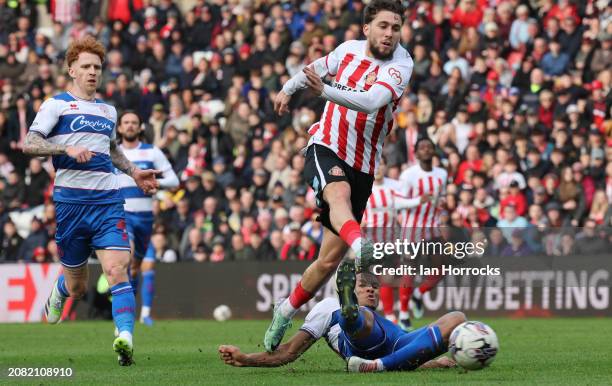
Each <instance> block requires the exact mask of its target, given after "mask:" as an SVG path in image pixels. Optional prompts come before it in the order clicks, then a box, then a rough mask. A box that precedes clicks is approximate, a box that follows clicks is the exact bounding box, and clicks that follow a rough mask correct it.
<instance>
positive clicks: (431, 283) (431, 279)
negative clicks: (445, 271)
mask: <svg viewBox="0 0 612 386" xmlns="http://www.w3.org/2000/svg"><path fill="white" fill-rule="evenodd" d="M443 278H444V275H429V276H427V277H426V278H425V280H424V281H423V283H422V284H421V285H420V286H419V291H420V292H421V295H423V294H424V293H426V292H429V291H431V289H432V288H434V287H435V286H436V285H437V284H438V283H439V282H440V280H442V279H443Z"/></svg>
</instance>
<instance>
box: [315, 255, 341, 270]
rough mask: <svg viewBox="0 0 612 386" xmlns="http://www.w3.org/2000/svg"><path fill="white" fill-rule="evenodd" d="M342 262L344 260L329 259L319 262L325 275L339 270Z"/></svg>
mask: <svg viewBox="0 0 612 386" xmlns="http://www.w3.org/2000/svg"><path fill="white" fill-rule="evenodd" d="M340 261H342V258H340V259H332V258H329V257H328V258H326V259H321V260H318V264H319V268H320V269H321V271H323V272H325V273H331V272H334V271H335V270H336V269H337V268H338V264H340Z"/></svg>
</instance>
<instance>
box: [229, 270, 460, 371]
mask: <svg viewBox="0 0 612 386" xmlns="http://www.w3.org/2000/svg"><path fill="white" fill-rule="evenodd" d="M347 263H348V264H350V265H352V264H353V263H352V262H345V263H343V264H342V265H341V266H340V269H339V270H338V274H337V275H338V279H337V283H338V285H337V286H338V288H342V289H343V291H344V292H348V293H349V294H350V295H351V296H350V298H351V299H352V300H351V302H353V304H350V305H349V306H353V305H354V306H355V308H354V309H355V310H356V312H355V315H352V317H350V316H347V315H346V314H347V313H346V312H345V309H346V307H345V306H346V305H347V304H346V303H347V302H346V301H344V302H343V301H339V298H340V299H342V297H341V296H340V297H333V298H327V299H323V300H322V301H321V302H319V303H317V304H316V305H315V306H314V307H313V309H312V310H311V311H310V312H309V313H308V315H307V316H306V320H305V321H304V324H303V325H302V327H300V329H299V331H298V332H297V333H296V334H295V335H294V336H293V337H292V338H291V339H289V341H287V342H286V343H284V344H281V345H280V346H279V347H278V349H277V350H275V351H274V352H271V353H268V352H262V353H251V354H246V353H243V352H241V351H240V349H239V348H238V347H236V346H229V345H222V346H220V347H219V355H220V357H221V360H223V361H224V362H225V363H226V364H228V365H232V366H237V367H243V366H252V367H277V366H283V365H286V364H287V363H290V362H293V361H294V360H296V359H297V358H299V357H300V355H302V354H303V353H304V352H306V350H308V349H309V348H310V346H312V345H313V344H314V343H315V342H316V341H317V340H319V339H320V338H324V339H325V341H326V342H327V345H328V346H329V348H331V349H332V350H333V351H334V352H335V353H336V354H338V355H339V356H340V357H341V358H343V359H344V360H346V361H347V369H348V370H349V371H351V372H374V371H391V370H414V369H416V368H418V367H422V368H435V367H438V368H440V367H453V366H454V365H455V363H454V362H453V361H452V360H450V359H449V358H446V357H441V358H439V359H437V360H434V359H435V358H436V357H438V356H439V355H441V354H443V353H444V352H446V351H447V349H448V340H449V337H450V334H451V332H452V331H453V330H454V329H455V327H457V326H458V325H459V324H461V323H463V322H465V320H466V319H465V315H464V314H463V313H461V312H450V313H448V314H446V315H444V316H442V317H441V318H440V319H438V320H437V321H436V322H434V323H432V324H430V325H428V326H424V327H421V328H419V329H417V330H415V331H413V332H406V331H404V330H402V329H401V328H400V327H398V326H397V325H396V324H394V323H393V322H391V321H389V320H387V319H386V318H385V317H383V316H381V315H379V314H377V313H376V311H375V310H376V307H377V306H378V299H379V297H378V295H379V293H378V288H379V286H378V278H377V277H376V276H374V275H373V274H371V273H369V272H363V273H360V274H358V275H357V276H356V278H355V272H354V270H353V271H352V272H348V274H349V275H348V276H346V275H345V276H344V277H342V275H341V272H342V270H343V269H344V268H345V267H346V265H347ZM351 275H352V276H351ZM347 277H352V279H351V280H348V281H347V280H346V279H347ZM343 280H344V282H343ZM349 281H350V283H349Z"/></svg>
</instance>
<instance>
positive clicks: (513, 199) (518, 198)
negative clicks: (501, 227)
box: [499, 181, 527, 217]
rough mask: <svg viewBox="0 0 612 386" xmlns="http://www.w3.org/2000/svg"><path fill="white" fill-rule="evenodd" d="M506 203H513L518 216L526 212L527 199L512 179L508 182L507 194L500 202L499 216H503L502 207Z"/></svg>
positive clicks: (506, 204)
mask: <svg viewBox="0 0 612 386" xmlns="http://www.w3.org/2000/svg"><path fill="white" fill-rule="evenodd" d="M508 205H514V207H515V208H516V213H517V214H518V215H519V216H523V215H524V214H526V213H527V199H526V198H525V195H524V194H523V193H522V192H521V190H520V188H519V183H518V182H517V181H512V182H511V183H510V189H509V192H508V195H507V196H506V198H504V199H503V200H502V201H501V202H500V211H499V213H500V216H502V217H503V213H504V208H505V207H506V206H508Z"/></svg>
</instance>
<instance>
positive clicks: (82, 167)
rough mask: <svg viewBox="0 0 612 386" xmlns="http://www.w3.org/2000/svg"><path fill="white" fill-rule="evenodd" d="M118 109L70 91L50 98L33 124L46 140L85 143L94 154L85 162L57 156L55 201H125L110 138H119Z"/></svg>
mask: <svg viewBox="0 0 612 386" xmlns="http://www.w3.org/2000/svg"><path fill="white" fill-rule="evenodd" d="M116 122H117V111H116V110H115V108H114V107H113V106H111V105H109V104H107V103H105V102H103V101H101V100H99V99H96V100H95V101H88V100H84V99H80V98H78V97H76V96H74V95H72V94H70V93H69V92H64V93H61V94H58V95H56V96H54V97H52V98H49V99H47V100H46V101H45V102H44V103H43V104H42V105H41V107H40V110H39V111H38V113H37V114H36V118H35V119H34V122H33V123H32V126H30V130H31V131H36V132H37V133H40V134H42V135H43V136H44V137H45V138H46V139H47V141H49V142H51V143H55V144H62V145H68V146H83V147H85V148H87V149H88V150H90V151H92V152H94V153H95V156H94V157H92V158H91V160H89V162H86V163H77V162H76V160H75V159H73V158H71V157H69V156H67V155H54V156H53V157H52V160H53V167H54V168H55V170H56V175H55V186H54V189H53V200H54V201H55V202H64V203H71V204H94V203H95V204H110V203H117V202H123V197H122V196H121V193H120V192H119V182H118V180H117V176H116V175H115V174H114V173H113V169H114V168H113V164H112V161H111V157H110V141H111V140H113V139H115V138H116V132H115V124H116Z"/></svg>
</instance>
